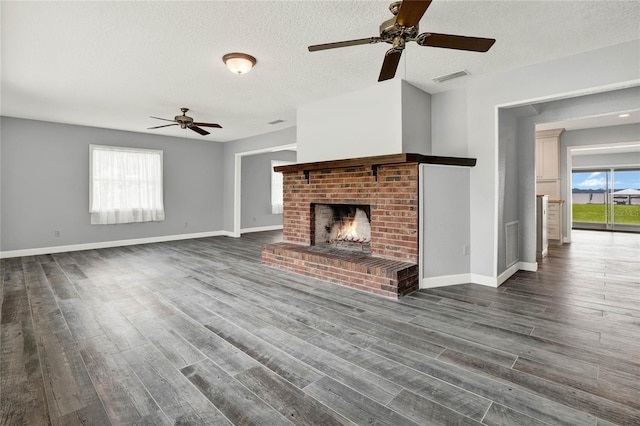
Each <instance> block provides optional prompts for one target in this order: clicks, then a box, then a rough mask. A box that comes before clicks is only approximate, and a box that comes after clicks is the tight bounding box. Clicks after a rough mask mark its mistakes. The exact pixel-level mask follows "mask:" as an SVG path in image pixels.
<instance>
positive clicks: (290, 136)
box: [221, 127, 296, 232]
mask: <svg viewBox="0 0 640 426" xmlns="http://www.w3.org/2000/svg"><path fill="white" fill-rule="evenodd" d="M295 143H296V128H295V127H288V128H286V129H283V130H278V131H274V132H271V133H265V134H263V135H258V136H252V137H249V138H244V139H237V140H235V141H233V142H227V143H225V144H224V147H223V169H224V171H223V174H224V178H223V179H224V194H223V198H222V203H221V206H222V207H223V208H224V213H223V229H224V230H225V231H227V232H233V231H234V229H233V213H234V212H233V209H234V206H233V201H234V200H233V193H234V173H235V157H236V154H238V153H243V152H250V151H256V150H262V149H268V148H272V147H277V146H282V145H291V144H295Z"/></svg>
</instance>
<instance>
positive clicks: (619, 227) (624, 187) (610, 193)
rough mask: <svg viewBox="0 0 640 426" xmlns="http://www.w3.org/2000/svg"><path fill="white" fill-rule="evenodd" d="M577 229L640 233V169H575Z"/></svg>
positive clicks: (574, 220) (573, 216)
mask: <svg viewBox="0 0 640 426" xmlns="http://www.w3.org/2000/svg"><path fill="white" fill-rule="evenodd" d="M571 182H572V185H571V187H572V189H571V203H572V209H571V212H572V213H571V223H572V228H573V229H596V230H606V231H623V232H637V233H640V168H615V167H611V168H594V169H578V170H576V169H573V170H572V173H571Z"/></svg>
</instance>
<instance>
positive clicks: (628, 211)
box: [572, 204, 640, 225]
mask: <svg viewBox="0 0 640 426" xmlns="http://www.w3.org/2000/svg"><path fill="white" fill-rule="evenodd" d="M572 212H573V214H572V220H573V221H574V222H586V223H606V206H605V205H604V204H573V206H572ZM613 214H614V221H615V223H617V224H620V225H623V224H624V225H640V205H637V206H635V205H634V206H629V205H615V206H613Z"/></svg>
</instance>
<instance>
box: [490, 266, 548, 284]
mask: <svg viewBox="0 0 640 426" xmlns="http://www.w3.org/2000/svg"><path fill="white" fill-rule="evenodd" d="M520 270H522V271H530V272H535V271H537V270H538V264H537V263H535V262H534V263H531V262H516V263H514V264H513V265H511V266H510V267H509V268H507V270H506V271H504V272H503V273H501V274H500V275H499V276H498V279H497V282H496V283H497V284H498V286H501V285H502V284H503V283H504V282H505V281H506V280H508V279H509V278H511V276H512V275H513V274H515V273H516V272H518V271H520Z"/></svg>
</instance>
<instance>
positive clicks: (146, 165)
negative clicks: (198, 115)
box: [89, 145, 164, 224]
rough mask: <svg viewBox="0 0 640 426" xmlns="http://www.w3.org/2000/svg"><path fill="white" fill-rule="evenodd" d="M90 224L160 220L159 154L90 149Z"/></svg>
mask: <svg viewBox="0 0 640 426" xmlns="http://www.w3.org/2000/svg"><path fill="white" fill-rule="evenodd" d="M90 151H91V171H90V175H91V176H90V179H91V182H90V186H89V188H90V190H89V191H90V194H89V200H90V201H89V203H90V205H89V212H90V213H91V223H92V224H113V223H131V222H150V221H162V220H164V202H163V182H162V151H159V150H150V149H132V148H119V147H109V146H101V145H91V146H90Z"/></svg>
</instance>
